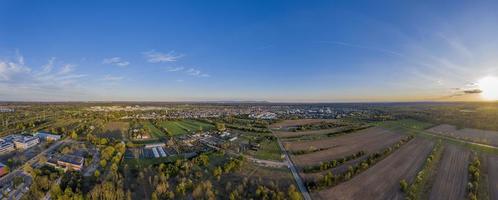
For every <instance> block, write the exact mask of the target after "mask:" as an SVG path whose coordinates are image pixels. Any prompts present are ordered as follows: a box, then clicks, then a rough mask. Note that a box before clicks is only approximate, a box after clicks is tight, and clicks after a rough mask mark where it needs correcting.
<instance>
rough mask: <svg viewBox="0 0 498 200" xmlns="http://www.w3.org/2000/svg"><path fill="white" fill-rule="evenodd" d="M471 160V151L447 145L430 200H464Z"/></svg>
mask: <svg viewBox="0 0 498 200" xmlns="http://www.w3.org/2000/svg"><path fill="white" fill-rule="evenodd" d="M469 159H470V151H469V150H466V149H462V148H460V147H457V146H453V145H447V146H446V147H445V149H444V152H443V155H442V160H441V163H440V166H439V167H438V171H437V175H436V180H435V181H434V185H433V186H432V189H431V192H430V195H429V199H431V200H439V199H464V198H465V196H466V186H467V176H468V172H467V168H468V164H469Z"/></svg>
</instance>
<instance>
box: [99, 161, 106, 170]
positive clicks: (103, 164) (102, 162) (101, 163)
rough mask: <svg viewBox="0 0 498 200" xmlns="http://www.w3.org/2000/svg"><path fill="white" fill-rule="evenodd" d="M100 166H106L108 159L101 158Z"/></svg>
mask: <svg viewBox="0 0 498 200" xmlns="http://www.w3.org/2000/svg"><path fill="white" fill-rule="evenodd" d="M100 166H102V168H105V167H106V166H107V161H106V160H100Z"/></svg>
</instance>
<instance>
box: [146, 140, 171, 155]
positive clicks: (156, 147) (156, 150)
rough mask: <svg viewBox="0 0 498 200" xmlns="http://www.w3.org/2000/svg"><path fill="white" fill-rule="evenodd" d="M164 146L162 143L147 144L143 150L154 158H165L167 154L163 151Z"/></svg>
mask: <svg viewBox="0 0 498 200" xmlns="http://www.w3.org/2000/svg"><path fill="white" fill-rule="evenodd" d="M164 146H165V145H164V143H154V144H147V145H145V149H149V150H151V151H152V154H153V155H154V158H159V157H167V156H168V154H167V153H166V151H165V150H164Z"/></svg>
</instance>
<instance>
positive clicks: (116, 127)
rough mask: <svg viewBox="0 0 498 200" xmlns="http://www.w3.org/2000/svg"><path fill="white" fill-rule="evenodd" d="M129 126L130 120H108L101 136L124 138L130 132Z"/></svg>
mask: <svg viewBox="0 0 498 200" xmlns="http://www.w3.org/2000/svg"><path fill="white" fill-rule="evenodd" d="M128 128H129V123H128V122H108V123H107V124H106V125H105V127H104V130H103V132H102V133H101V134H100V135H99V136H100V137H105V138H115V139H122V138H123V137H124V135H126V133H127V132H128Z"/></svg>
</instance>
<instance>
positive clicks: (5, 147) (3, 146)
mask: <svg viewBox="0 0 498 200" xmlns="http://www.w3.org/2000/svg"><path fill="white" fill-rule="evenodd" d="M14 150H15V148H14V143H12V142H6V141H3V142H0V154H1V153H7V152H11V151H14Z"/></svg>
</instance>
